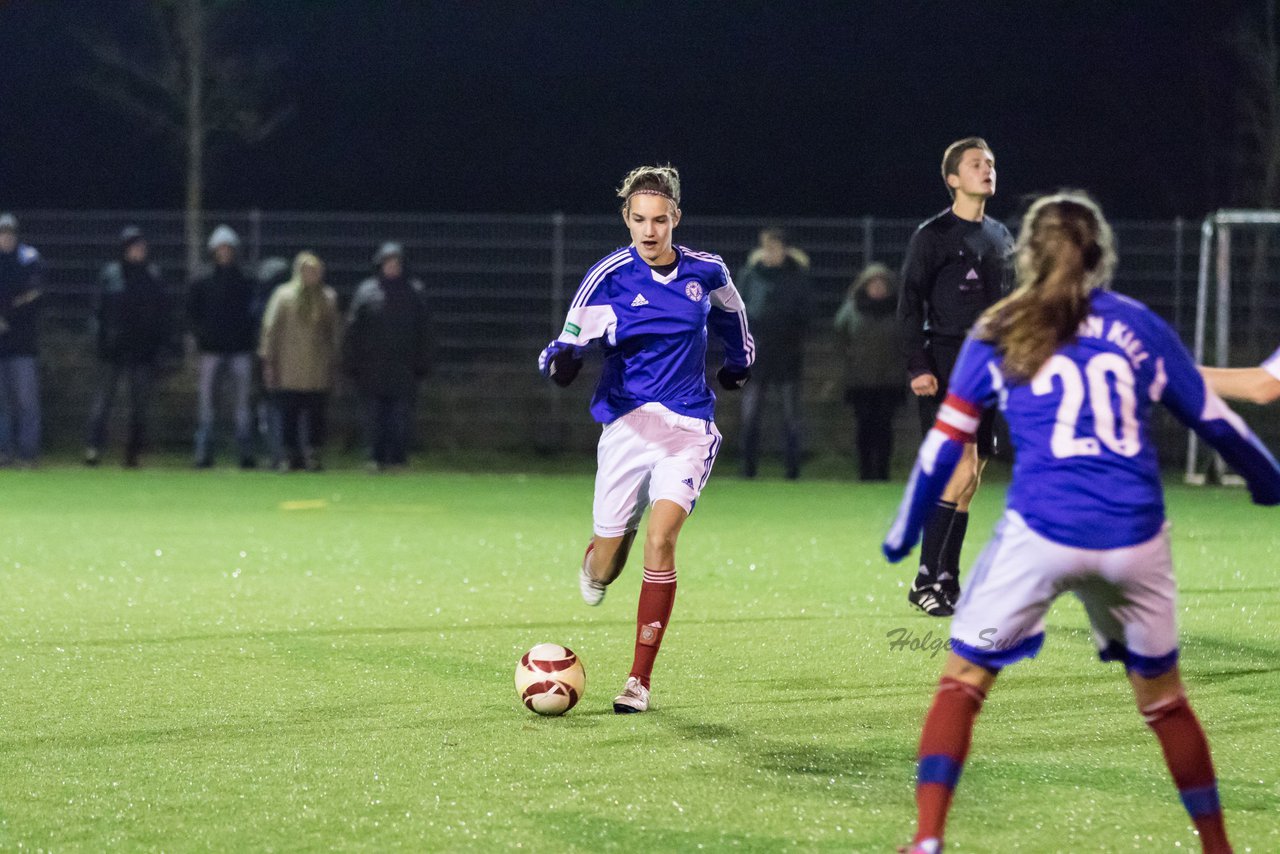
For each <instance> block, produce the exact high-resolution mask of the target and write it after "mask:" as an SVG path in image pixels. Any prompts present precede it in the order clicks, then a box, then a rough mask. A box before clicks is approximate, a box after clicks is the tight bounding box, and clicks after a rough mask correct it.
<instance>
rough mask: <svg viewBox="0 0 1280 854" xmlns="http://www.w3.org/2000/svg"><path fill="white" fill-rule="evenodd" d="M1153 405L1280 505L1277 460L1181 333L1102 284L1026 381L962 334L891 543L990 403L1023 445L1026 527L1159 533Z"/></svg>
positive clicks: (904, 538) (1126, 542)
mask: <svg viewBox="0 0 1280 854" xmlns="http://www.w3.org/2000/svg"><path fill="white" fill-rule="evenodd" d="M1156 403H1161V404H1163V405H1164V406H1165V407H1166V408H1168V409H1169V411H1170V412H1172V413H1173V414H1174V416H1175V417H1177V418H1178V420H1180V421H1181V422H1182V423H1184V424H1186V425H1187V426H1188V427H1190V428H1191V429H1193V430H1195V431H1196V432H1197V433H1198V434H1200V436H1201V437H1203V438H1204V439H1205V441H1206V442H1208V443H1209V444H1210V445H1211V446H1212V447H1213V448H1214V449H1215V450H1217V451H1218V452H1219V453H1220V454H1222V456H1223V458H1224V459H1225V460H1226V461H1227V462H1228V463H1229V464H1230V465H1231V466H1232V467H1233V468H1234V469H1235V470H1236V471H1238V472H1239V473H1240V474H1241V475H1242V476H1244V478H1245V479H1246V481H1247V482H1248V484H1249V487H1250V490H1251V492H1252V493H1253V498H1254V501H1256V502H1258V503H1260V504H1276V503H1280V467H1278V466H1277V464H1276V461H1275V459H1274V458H1273V457H1272V456H1271V454H1270V453H1268V451H1267V450H1266V448H1264V447H1263V446H1262V444H1261V443H1260V442H1259V441H1258V440H1257V438H1256V437H1255V436H1254V435H1253V433H1252V432H1251V431H1250V430H1249V428H1248V427H1247V426H1246V425H1245V424H1244V422H1243V421H1241V420H1240V418H1239V416H1237V415H1236V414H1235V413H1234V412H1232V411H1231V410H1230V409H1229V408H1228V407H1227V406H1226V404H1224V403H1223V402H1222V400H1221V399H1219V398H1218V396H1217V395H1215V394H1213V393H1212V392H1211V391H1209V390H1208V388H1207V387H1206V386H1205V383H1204V381H1203V379H1202V378H1201V376H1200V373H1199V371H1197V370H1196V366H1195V363H1194V362H1193V361H1192V359H1191V356H1190V354H1189V353H1187V351H1186V348H1184V347H1183V345H1182V343H1181V341H1179V340H1178V338H1177V336H1176V335H1175V334H1174V332H1173V330H1172V329H1170V328H1169V327H1168V326H1167V325H1166V324H1165V323H1164V321H1162V320H1161V319H1160V318H1158V317H1157V316H1156V315H1155V314H1153V313H1152V312H1151V311H1150V310H1149V309H1148V308H1147V307H1146V306H1144V305H1142V304H1141V303H1139V302H1136V301H1134V300H1131V299H1128V298H1127V297H1123V296H1119V295H1117V294H1113V293H1110V292H1108V291H1104V290H1101V289H1098V290H1095V291H1094V292H1093V293H1092V294H1091V296H1090V310H1089V315H1088V317H1086V318H1085V321H1084V322H1083V323H1082V324H1081V325H1080V330H1079V333H1078V335H1077V336H1076V338H1075V339H1074V340H1072V341H1070V342H1068V343H1066V344H1064V345H1062V346H1061V347H1059V348H1058V350H1057V352H1056V353H1054V355H1053V356H1051V357H1050V358H1049V360H1048V361H1047V362H1045V364H1044V365H1043V366H1042V367H1041V368H1040V370H1039V371H1038V372H1037V374H1036V376H1035V377H1034V378H1033V379H1032V380H1030V381H1029V382H1028V381H1022V382H1010V381H1007V380H1006V379H1005V376H1004V373H1003V371H1002V367H1001V358H1000V355H999V353H998V352H997V351H996V348H995V346H994V345H993V344H991V343H989V342H985V341H979V340H976V339H973V338H972V337H971V338H969V339H967V340H966V341H965V344H964V347H963V349H962V351H961V353H960V358H959V361H958V362H957V364H956V367H955V370H954V372H953V373H952V375H951V384H950V385H949V386H948V394H947V399H946V402H945V403H944V405H943V407H942V408H941V410H940V411H939V415H938V421H937V423H936V425H935V427H934V428H933V429H932V430H931V431H930V432H929V435H928V437H927V438H926V439H925V442H924V444H923V446H922V447H921V449H920V455H919V458H918V460H917V464H916V468H915V471H913V473H912V476H911V481H910V483H909V485H908V490H907V495H906V497H905V498H904V500H903V504H902V507H901V509H900V510H899V515H898V519H897V520H896V522H895V523H894V526H893V529H892V530H891V531H890V533H889V536H888V538H886V541H885V552H886V554H888V555H890V557H896V556H901V555H904V554H905V553H906V551H909V550H910V548H911V547H912V546H913V545H914V544H915V542H916V539H917V538H918V537H919V533H920V529H921V527H922V526H923V523H924V519H925V518H926V517H927V515H928V513H929V512H930V510H931V509H932V507H933V505H934V504H935V503H936V501H937V498H938V496H940V495H941V493H942V489H943V487H944V486H945V485H946V482H947V479H948V477H949V476H950V474H951V472H952V470H953V469H954V468H955V465H956V462H957V461H958V460H959V458H960V453H961V448H962V446H963V443H964V442H967V441H972V437H973V433H974V431H975V430H976V429H977V423H978V418H979V417H980V415H981V414H982V412H983V411H984V410H986V409H988V408H990V407H992V406H998V407H999V408H1000V410H1001V411H1002V412H1003V413H1004V416H1005V420H1006V421H1007V422H1008V424H1009V433H1010V438H1011V439H1012V441H1013V445H1014V448H1015V462H1014V469H1013V482H1012V484H1011V486H1010V487H1009V493H1008V506H1009V508H1010V509H1011V510H1015V511H1017V512H1018V513H1019V514H1021V516H1022V517H1023V518H1024V519H1025V520H1026V522H1027V525H1028V526H1030V527H1031V529H1032V530H1034V531H1035V532H1037V533H1039V534H1040V535H1042V536H1044V537H1047V538H1048V539H1050V540H1053V541H1054V542H1057V543H1062V544H1064V545H1068V546H1075V547H1079V548H1089V549H1113V548H1121V547H1124V546H1131V545H1136V544H1138V543H1142V542H1145V541H1147V540H1149V539H1151V538H1152V537H1153V536H1155V535H1156V534H1157V533H1158V532H1159V530H1160V528H1161V526H1162V525H1163V523H1164V518H1165V516H1164V498H1163V492H1162V489H1161V485H1160V469H1159V464H1158V461H1157V458H1156V449H1155V446H1154V445H1153V444H1152V441H1151V434H1150V419H1151V413H1152V410H1153V408H1154V406H1155V404H1156ZM904 549H905V550H906V551H904Z"/></svg>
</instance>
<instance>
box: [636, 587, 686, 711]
mask: <svg viewBox="0 0 1280 854" xmlns="http://www.w3.org/2000/svg"><path fill="white" fill-rule="evenodd" d="M675 602H676V571H675V568H674V567H673V568H671V569H670V570H665V571H659V570H653V569H649V568H648V567H645V569H644V580H643V581H642V582H641V583H640V604H639V605H638V606H637V608H636V652H635V658H634V659H633V660H632V662H631V675H632V676H634V677H636V678H637V679H639V680H640V684H641V685H643V686H644V687H646V688H648V687H649V677H650V676H652V675H653V662H654V659H656V658H657V657H658V648H659V647H661V646H662V635H663V634H664V633H665V632H666V630H667V623H668V622H669V621H670V620H671V608H672V606H673V605H675Z"/></svg>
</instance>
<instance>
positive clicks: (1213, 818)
mask: <svg viewBox="0 0 1280 854" xmlns="http://www.w3.org/2000/svg"><path fill="white" fill-rule="evenodd" d="M1142 718H1143V720H1145V721H1146V722H1147V726H1149V727H1151V729H1152V731H1153V732H1154V733H1155V734H1156V738H1158V739H1159V740H1160V748H1161V749H1162V750H1163V751H1164V761H1165V764H1166V765H1168V766H1169V773H1170V774H1172V775H1173V783H1174V785H1175V786H1177V787H1178V794H1179V795H1180V796H1181V797H1182V805H1183V806H1184V807H1186V809H1187V813H1188V814H1189V815H1190V816H1191V820H1192V821H1193V822H1195V825H1196V830H1198V831H1200V847H1201V848H1203V849H1204V850H1205V851H1210V852H1214V854H1220V852H1229V851H1231V843H1230V842H1228V841H1227V826H1226V823H1225V821H1224V820H1223V818H1222V804H1221V803H1219V801H1218V781H1217V778H1216V777H1215V776H1214V773H1213V758H1212V757H1211V756H1210V755H1209V740H1208V739H1207V738H1205V734H1204V730H1203V729H1201V728H1200V721H1199V720H1197V719H1196V713H1195V712H1194V711H1192V710H1191V704H1190V703H1188V702H1187V698H1186V697H1183V696H1178V697H1176V698H1174V699H1172V700H1165V701H1163V702H1161V703H1156V704H1155V705H1152V706H1148V707H1147V708H1145V709H1143V710H1142Z"/></svg>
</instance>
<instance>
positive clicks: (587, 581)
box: [578, 541, 608, 605]
mask: <svg viewBox="0 0 1280 854" xmlns="http://www.w3.org/2000/svg"><path fill="white" fill-rule="evenodd" d="M595 547H596V544H595V542H594V541H593V542H591V543H590V544H589V545H588V546H587V553H586V554H584V555H583V556H582V569H581V570H580V571H579V572H578V590H579V591H581V593H582V601H583V602H586V603H587V604H588V605H599V604H600V603H601V602H603V601H604V593H605V590H606V589H608V585H607V584H605V583H604V582H603V581H596V580H595V579H594V578H593V577H592V576H591V573H590V572H588V571H587V559H588V558H589V557H591V550H592V549H593V548H595Z"/></svg>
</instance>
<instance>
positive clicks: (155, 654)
mask: <svg viewBox="0 0 1280 854" xmlns="http://www.w3.org/2000/svg"><path fill="white" fill-rule="evenodd" d="M900 489H901V487H900V485H885V486H878V485H857V484H845V483H838V482H800V483H790V482H784V481H769V480H765V481H760V482H752V483H747V482H742V481H737V480H735V479H733V478H732V477H730V476H728V475H727V474H726V473H724V472H722V473H721V476H720V477H719V478H718V479H717V478H713V480H712V483H711V485H710V487H709V488H708V489H707V491H706V493H705V494H704V496H703V500H702V503H701V504H700V505H699V508H698V512H697V513H696V514H695V516H694V517H693V519H692V520H691V521H690V522H689V524H688V526H687V527H686V529H685V533H684V535H683V537H682V541H681V545H680V560H679V566H680V594H679V598H678V600H677V603H676V609H675V616H674V619H673V623H672V627H671V629H670V631H669V632H668V633H667V637H666V643H665V646H664V649H663V652H662V655H661V656H660V657H659V660H658V669H657V672H656V674H655V682H654V704H655V709H654V711H652V712H651V713H650V714H647V715H641V716H630V717H619V716H615V715H613V714H612V713H611V712H610V700H611V698H612V697H613V695H614V693H616V691H617V689H619V688H620V687H621V685H622V682H623V679H624V678H625V676H626V672H627V668H628V666H629V663H630V656H631V644H632V635H633V633H634V622H633V621H634V613H635V602H636V594H637V590H638V586H639V578H640V572H639V564H638V561H637V562H636V563H634V564H633V565H632V566H631V567H630V568H629V569H628V571H627V572H626V573H625V574H624V575H623V577H622V578H621V580H620V581H619V582H618V583H617V584H616V585H615V586H614V587H613V588H611V589H610V591H609V595H608V598H607V599H606V601H605V603H604V604H603V605H602V606H601V607H600V608H598V609H589V608H587V607H586V606H584V605H583V604H582V603H581V601H580V600H579V599H578V593H577V582H576V567H577V563H578V560H579V558H580V556H581V551H582V546H583V544H584V542H585V539H586V537H587V535H588V532H589V522H590V502H591V481H590V478H589V477H586V476H582V475H578V474H575V475H566V476H563V477H556V476H554V475H547V474H539V475H529V476H521V475H470V476H469V475H465V474H458V473H448V474H419V475H407V476H399V477H395V476H392V477H370V476H366V475H358V474H354V473H349V474H344V473H328V474H324V475H318V476H315V475H293V476H288V477H281V476H273V475H267V474H243V473H240V472H235V471H225V470H216V471H212V472H207V473H196V472H189V471H180V470H176V469H174V470H143V471H140V472H120V471H109V470H98V471H81V470H76V469H70V468H66V469H59V468H52V469H46V470H42V471H38V472H5V473H3V474H0V490H2V491H3V496H4V498H3V504H2V505H0V506H2V508H3V516H2V517H0V519H2V521H0V544H2V547H0V579H2V581H3V588H2V589H3V596H0V721H2V722H3V730H2V731H0V754H2V755H3V760H4V765H3V768H4V771H3V777H2V778H0V849H3V850H14V849H19V848H21V849H23V850H27V849H32V850H39V849H49V850H57V851H64V850H83V851H102V850H120V851H151V850H156V851H159V850H165V851H188V850H196V851H198V850H228V851H272V850H275V851H284V850H303V849H330V848H331V849H339V850H355V851H361V850H363V851H384V850H389V849H397V848H398V849H403V850H475V851H488V850H494V849H517V848H519V849H523V850H534V851H565V850H571V851H596V850H602V849H606V850H618V851H632V850H636V851H638V850H648V851H686V850H698V849H703V850H713V849H730V848H734V849H741V850H754V851H774V850H779V849H792V848H794V849H799V850H820V851H826V850H829V851H849V850H854V851H885V850H889V849H890V848H891V846H892V845H895V844H898V843H901V842H903V841H904V840H906V839H907V837H908V835H909V833H910V831H911V827H912V822H913V818H914V808H913V802H912V772H913V761H912V760H913V754H914V749H915V742H916V738H917V735H918V727H919V722H920V719H921V716H922V714H923V712H924V710H925V708H926V707H927V704H928V702H929V699H930V696H931V694H932V687H933V684H934V682H935V679H936V672H937V670H938V668H939V666H940V664H941V660H942V659H941V656H940V655H936V654H934V653H931V652H929V651H914V652H913V651H908V650H898V651H894V650H891V649H890V646H889V637H888V636H889V633H890V632H893V631H894V630H896V629H906V630H909V631H911V632H913V633H914V634H915V635H916V636H917V637H919V636H922V635H924V634H925V633H926V632H932V634H933V637H935V638H937V637H938V636H939V633H940V632H941V631H943V630H944V627H945V623H942V622H940V621H932V620H929V619H928V618H925V617H923V616H917V615H915V614H913V613H912V612H911V611H909V610H908V609H907V606H906V604H905V602H904V598H903V597H904V593H905V588H904V586H903V585H904V582H905V581H906V580H907V579H908V577H909V572H910V571H909V570H903V569H900V568H894V567H889V566H887V565H886V564H884V563H883V562H882V561H881V560H880V559H879V557H878V551H877V543H878V540H879V537H880V534H881V533H882V529H883V527H884V524H885V522H886V521H887V519H888V517H889V516H890V515H891V513H892V510H893V507H894V506H895V505H896V502H897V500H898V497H899V494H900ZM1001 493H1002V490H1001V488H1000V485H999V484H998V483H993V484H991V485H989V486H988V487H987V488H986V489H985V491H984V493H983V495H982V496H981V499H980V501H979V503H978V505H977V506H976V507H975V511H974V519H973V523H972V525H971V527H970V531H971V532H972V533H971V539H970V544H969V546H968V549H967V555H968V557H970V558H972V556H973V555H975V554H976V552H977V548H978V547H979V544H980V543H981V542H982V541H984V540H985V539H986V536H987V533H988V532H989V530H990V528H991V524H992V522H993V521H994V519H995V517H996V515H997V513H998V512H999V508H1000V502H1001V500H1002V499H1001ZM1170 501H1171V513H1172V516H1173V518H1174V521H1175V529H1174V530H1175V549H1176V560H1177V563H1178V569H1179V576H1180V579H1181V583H1182V585H1183V588H1182V590H1183V595H1182V602H1181V619H1182V630H1183V638H1184V646H1183V651H1184V671H1185V673H1186V674H1187V677H1188V681H1189V683H1190V685H1191V692H1192V698H1193V700H1194V702H1195V704H1196V707H1197V710H1198V711H1199V713H1200V715H1201V718H1202V719H1203V720H1204V721H1205V723H1206V728H1207V730H1208V732H1209V734H1210V737H1211V739H1212V742H1213V746H1214V750H1215V758H1216V760H1217V765H1218V773H1219V777H1220V779H1221V786H1222V798H1223V802H1224V803H1225V805H1226V808H1227V810H1228V821H1229V827H1230V828H1231V830H1232V832H1233V835H1234V838H1235V840H1236V842H1237V850H1239V851H1247V850H1253V851H1276V850H1280V822H1278V821H1277V820H1276V816H1277V815H1280V784H1278V783H1277V772H1276V769H1277V767H1280V742H1278V741H1277V738H1276V734H1277V727H1276V709H1277V702H1276V701H1277V698H1280V675H1278V674H1280V665H1278V664H1277V661H1280V630H1278V629H1277V626H1280V597H1278V596H1277V591H1280V562H1278V561H1277V554H1280V524H1277V523H1278V522H1280V517H1278V516H1277V514H1276V512H1275V511H1268V510H1264V509H1260V508H1253V507H1252V506H1250V505H1248V503H1247V501H1246V497H1245V495H1244V494H1243V493H1242V492H1241V491H1239V490H1197V489H1189V488H1181V487H1177V488H1173V489H1171V494H1170ZM290 502H294V503H290ZM637 557H638V555H637ZM541 641H552V642H557V643H563V644H566V645H568V646H570V647H572V648H574V649H575V650H576V651H577V652H578V653H579V654H580V655H581V657H582V658H583V660H584V661H585V664H586V669H587V690H586V695H585V698H584V700H583V701H582V703H581V704H580V705H579V707H578V708H576V709H574V710H573V711H572V712H570V713H569V714H568V715H567V716H565V717H563V718H558V719H555V718H539V717H536V716H534V715H532V714H531V713H529V712H527V711H525V710H524V709H523V707H521V706H520V705H519V704H518V702H517V700H516V697H515V691H514V688H513V684H512V673H513V670H514V667H515V663H516V660H517V658H518V656H519V654H520V653H521V652H523V651H524V650H525V649H526V648H528V647H529V646H532V645H533V644H535V643H538V642H541ZM949 843H950V844H949V846H948V850H949V851H1006V850H1022V851H1037V852H1038V851H1071V852H1080V851H1122V850H1144V851H1151V850H1154V851H1171V850H1175V849H1177V847H1178V846H1181V850H1196V847H1197V846H1196V840H1195V838H1194V836H1193V834H1192V832H1191V830H1190V825H1189V821H1188V820H1187V818H1186V816H1185V814H1184V813H1183V811H1182V808H1181V806H1180V805H1179V803H1178V800H1177V797H1176V794H1175V792H1174V790H1173V787H1172V785H1171V783H1170V782H1169V780H1168V779H1167V775H1166V772H1165V770H1164V767H1163V763H1162V761H1161V758H1160V754H1159V750H1158V748H1157V745H1156V743H1155V741H1154V739H1153V738H1152V737H1151V736H1150V734H1149V733H1148V732H1147V729H1146V727H1145V726H1144V725H1143V724H1142V722H1141V720H1140V719H1139V718H1138V716H1137V715H1136V714H1135V713H1134V711H1133V709H1132V706H1131V700H1130V698H1129V696H1128V693H1127V689H1126V686H1125V684H1124V680H1123V678H1122V676H1121V673H1120V671H1119V669H1118V668H1116V667H1114V666H1104V665H1101V664H1098V663H1097V662H1096V661H1095V660H1094V657H1093V654H1092V651H1091V646H1090V642H1089V639H1088V636H1087V633H1086V630H1085V624H1084V621H1083V617H1082V615H1081V613H1080V610H1079V608H1078V606H1076V605H1075V604H1074V603H1073V602H1070V601H1065V600H1064V601H1063V602H1062V603H1060V605H1059V606H1058V607H1057V608H1055V610H1054V612H1053V613H1052V614H1051V616H1050V630H1049V640H1048V643H1047V645H1046V648H1045V651H1044V652H1043V653H1042V654H1041V657H1040V658H1039V659H1038V660H1036V661H1034V662H1029V663H1026V664H1022V665H1018V666H1017V667H1014V668H1012V669H1011V670H1010V671H1008V672H1006V674H1005V675H1004V676H1003V677H1002V680H1001V684H999V685H998V686H997V687H996V689H995V692H994V694H993V696H992V698H991V699H990V701H989V702H988V704H987V707H986V709H985V711H984V712H983V715H982V717H981V718H980V719H979V724H978V728H977V732H976V735H975V739H974V751H973V754H972V757H971V761H970V763H969V766H968V768H967V769H966V771H965V775H964V779H963V781H962V783H961V786H960V789H959V792H958V795H957V802H956V808H955V812H954V817H953V821H952V824H951V828H950V834H949Z"/></svg>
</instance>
